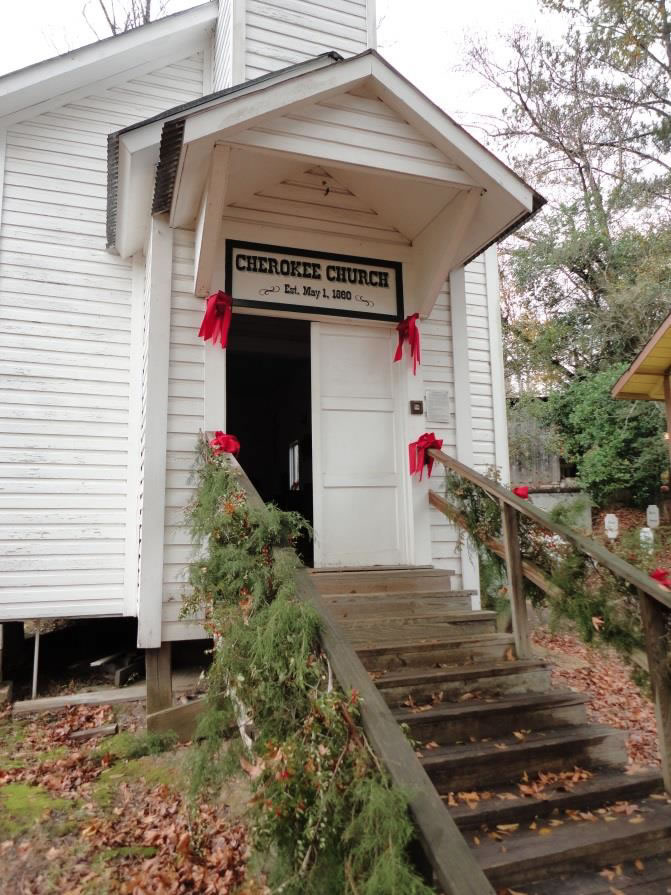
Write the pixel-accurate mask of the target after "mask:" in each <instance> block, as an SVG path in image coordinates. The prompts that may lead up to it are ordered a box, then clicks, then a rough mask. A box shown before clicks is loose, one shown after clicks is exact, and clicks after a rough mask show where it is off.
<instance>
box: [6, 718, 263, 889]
mask: <svg viewBox="0 0 671 895" xmlns="http://www.w3.org/2000/svg"><path fill="white" fill-rule="evenodd" d="M143 715H144V706H143V705H141V704H129V705H124V706H121V707H118V706H115V707H114V708H112V707H109V706H96V707H86V706H77V707H75V708H70V709H64V710H61V711H59V712H53V713H48V714H46V713H45V714H42V715H40V716H36V717H33V718H28V719H20V720H12V719H11V717H10V716H9V714H8V713H5V714H4V715H0V891H1V892H2V893H3V895H50V893H59V895H116V893H118V895H181V893H208V895H209V893H212V895H227V893H232V892H233V891H235V892H236V893H237V892H240V893H244V895H261V893H263V892H265V891H267V890H266V888H265V886H264V885H263V883H262V881H260V880H255V879H254V878H253V874H252V873H251V871H250V870H249V868H248V866H247V865H248V859H249V852H250V849H249V844H248V836H247V829H246V826H245V808H246V805H247V801H248V798H249V790H248V787H247V785H246V784H245V782H244V781H243V780H240V781H236V782H233V783H232V784H227V785H226V786H225V788H224V789H223V790H222V792H221V796H220V798H219V799H218V801H217V803H216V804H206V803H202V802H199V801H195V800H194V801H193V802H190V800H189V797H188V795H187V794H188V792H189V780H188V765H189V759H190V756H191V750H192V747H190V746H188V745H187V746H174V745H172V744H171V743H166V742H165V740H161V739H160V738H157V737H155V736H148V735H147V734H146V732H144V731H143V730H142V729H141V724H142V718H143ZM114 722H117V723H118V724H119V727H120V730H121V733H119V734H117V735H116V736H113V737H107V738H104V739H102V738H100V737H98V738H94V739H92V740H88V741H86V742H84V743H78V742H75V741H73V739H72V737H71V735H72V733H73V732H74V731H77V730H81V729H83V728H94V727H99V726H102V725H107V724H110V723H114ZM166 747H167V748H166Z"/></svg>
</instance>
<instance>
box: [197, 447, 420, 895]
mask: <svg viewBox="0 0 671 895" xmlns="http://www.w3.org/2000/svg"><path fill="white" fill-rule="evenodd" d="M196 477H197V490H196V495H195V499H194V501H193V503H192V505H191V507H190V510H189V520H190V526H191V531H192V533H193V536H194V540H195V541H196V542H197V543H198V544H200V545H202V555H201V557H200V558H199V559H198V560H197V561H195V562H194V563H193V564H192V565H191V567H190V583H191V587H192V593H191V596H190V597H189V598H188V600H187V601H186V604H185V608H184V612H185V613H192V612H194V611H197V610H199V611H201V612H203V611H204V612H205V615H206V627H207V628H208V630H209V631H210V632H211V633H212V635H213V637H214V638H215V648H214V650H213V662H212V667H211V669H210V671H209V675H208V710H207V711H206V712H205V714H204V716H203V719H202V722H201V724H200V726H199V731H198V736H199V738H201V741H200V745H199V748H198V750H197V752H196V757H195V761H194V766H193V774H192V781H193V789H194V796H196V795H197V794H198V793H199V792H201V791H202V790H203V788H210V787H216V786H218V785H220V784H221V782H222V780H223V779H225V778H226V777H228V776H230V775H231V774H233V773H235V772H240V768H241V766H242V768H243V769H245V771H246V772H247V774H248V775H249V777H250V780H251V785H252V789H253V793H254V796H253V799H252V803H251V806H252V821H253V833H254V837H255V842H256V845H257V847H258V849H259V851H261V852H265V853H266V854H268V855H270V864H271V867H272V872H271V885H272V886H273V891H274V892H282V893H286V895H294V893H295V895H298V893H300V895H343V893H347V895H430V893H432V892H433V889H431V888H429V887H427V886H426V885H425V884H424V883H423V882H422V880H421V879H420V877H419V876H418V875H417V873H416V872H415V870H414V868H413V866H412V865H411V863H410V861H409V859H408V854H407V851H408V846H409V844H410V842H411V840H412V838H413V827H412V824H411V822H410V819H409V814H408V804H407V800H406V798H405V796H404V795H403V794H402V793H400V792H398V791H397V790H396V789H394V788H393V787H392V784H391V782H390V780H389V777H388V776H387V774H386V773H385V772H384V771H383V769H382V768H381V767H380V765H379V763H378V760H377V758H376V757H375V755H374V754H373V752H372V750H371V749H370V747H369V745H368V743H367V741H366V738H365V736H364V733H363V730H362V728H361V725H360V723H359V705H358V703H359V700H358V696H357V694H356V693H355V692H353V693H351V694H344V693H342V692H341V691H340V690H339V689H338V688H337V686H334V684H333V681H332V677H331V674H330V669H329V667H328V663H327V661H326V659H325V657H324V655H323V654H322V652H321V650H320V647H319V619H318V617H317V615H316V614H315V612H314V610H313V609H312V608H310V607H309V606H307V605H306V604H305V603H302V602H301V601H300V600H299V599H298V598H297V596H296V586H295V572H296V568H297V564H298V559H297V558H296V557H295V554H293V553H292V552H290V551H282V550H279V551H278V550H277V549H276V548H282V547H287V546H292V545H293V543H294V542H295V541H296V539H297V538H298V536H299V535H300V533H301V532H302V531H305V530H306V529H307V528H308V526H307V523H306V522H305V521H304V520H303V519H302V518H301V517H300V516H299V515H298V514H296V513H287V512H283V511H281V510H279V509H278V508H277V507H275V506H273V505H266V506H264V507H259V508H256V507H252V506H250V505H249V503H248V501H247V498H246V495H245V493H244V492H243V491H242V490H241V489H240V486H239V484H238V481H237V479H236V476H235V474H234V471H233V469H232V467H231V465H230V463H229V462H228V460H227V459H226V458H225V456H224V455H219V456H216V455H215V454H214V453H213V452H212V450H211V448H210V446H209V445H208V443H207V442H206V441H205V440H204V439H203V440H202V441H201V446H200V456H199V461H198V464H197V467H196ZM234 724H238V726H239V728H240V729H241V737H240V739H235V740H233V741H227V738H228V740H230V729H231V726H232V725H234ZM245 740H246V745H245V743H244V741H245Z"/></svg>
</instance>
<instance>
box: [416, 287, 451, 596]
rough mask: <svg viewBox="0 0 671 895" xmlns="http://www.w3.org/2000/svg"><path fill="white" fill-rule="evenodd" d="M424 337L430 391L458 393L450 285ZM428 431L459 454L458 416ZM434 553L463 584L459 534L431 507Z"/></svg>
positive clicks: (436, 483) (438, 470)
mask: <svg viewBox="0 0 671 895" xmlns="http://www.w3.org/2000/svg"><path fill="white" fill-rule="evenodd" d="M420 329H421V340H422V371H423V374H424V385H425V388H426V389H427V390H433V389H435V390H438V391H444V390H446V389H447V390H449V391H450V392H451V393H452V394H454V388H455V387H456V386H455V382H454V367H453V362H452V320H451V314H450V295H449V289H448V286H447V284H445V286H444V287H443V288H442V289H441V292H440V295H439V296H438V300H437V301H436V304H435V306H434V308H433V311H432V312H431V315H430V317H429V318H428V320H424V321H422V323H421V324H420ZM426 425H427V431H431V432H435V433H436V437H437V438H442V439H443V450H444V451H445V452H446V453H448V454H453V455H454V454H455V453H456V431H455V425H454V415H452V420H451V422H450V423H449V424H445V425H440V424H437V423H431V422H427V424H426ZM442 479H443V470H442V467H440V466H439V465H437V464H436V465H434V468H433V476H432V480H431V487H432V488H434V489H435V490H436V491H438V492H440V491H441V490H442ZM430 520H431V521H430V524H431V555H432V560H433V563H434V565H436V566H438V567H439V568H448V569H453V570H455V571H456V572H457V576H456V577H455V579H453V583H454V586H455V587H458V586H459V584H460V580H461V579H460V571H461V557H460V553H459V535H458V533H457V531H456V530H455V528H454V526H453V525H450V523H449V522H448V521H447V519H446V518H445V516H443V514H442V513H439V512H438V511H437V510H435V509H433V508H431V510H430Z"/></svg>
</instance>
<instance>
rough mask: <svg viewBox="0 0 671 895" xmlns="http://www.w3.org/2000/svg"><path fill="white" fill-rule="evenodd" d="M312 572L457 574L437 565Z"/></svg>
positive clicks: (321, 574) (325, 574)
mask: <svg viewBox="0 0 671 895" xmlns="http://www.w3.org/2000/svg"><path fill="white" fill-rule="evenodd" d="M309 571H310V574H311V575H314V576H315V577H317V576H319V577H324V578H326V577H328V576H330V577H334V576H336V575H361V574H364V573H366V574H368V573H371V574H375V573H377V572H379V573H383V574H388V573H389V572H398V573H405V574H411V573H412V574H419V575H428V576H430V575H456V572H455V571H454V569H437V568H436V567H435V566H429V565H426V566H328V567H326V568H323V569H310V570H309Z"/></svg>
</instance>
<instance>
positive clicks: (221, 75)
mask: <svg viewBox="0 0 671 895" xmlns="http://www.w3.org/2000/svg"><path fill="white" fill-rule="evenodd" d="M232 8H233V0H220V3H219V15H218V17H217V26H216V30H215V34H214V54H213V58H212V89H213V90H214V91H217V90H225V89H226V88H227V87H231V86H232V84H233V52H232V50H233V31H232V29H233V14H232Z"/></svg>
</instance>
